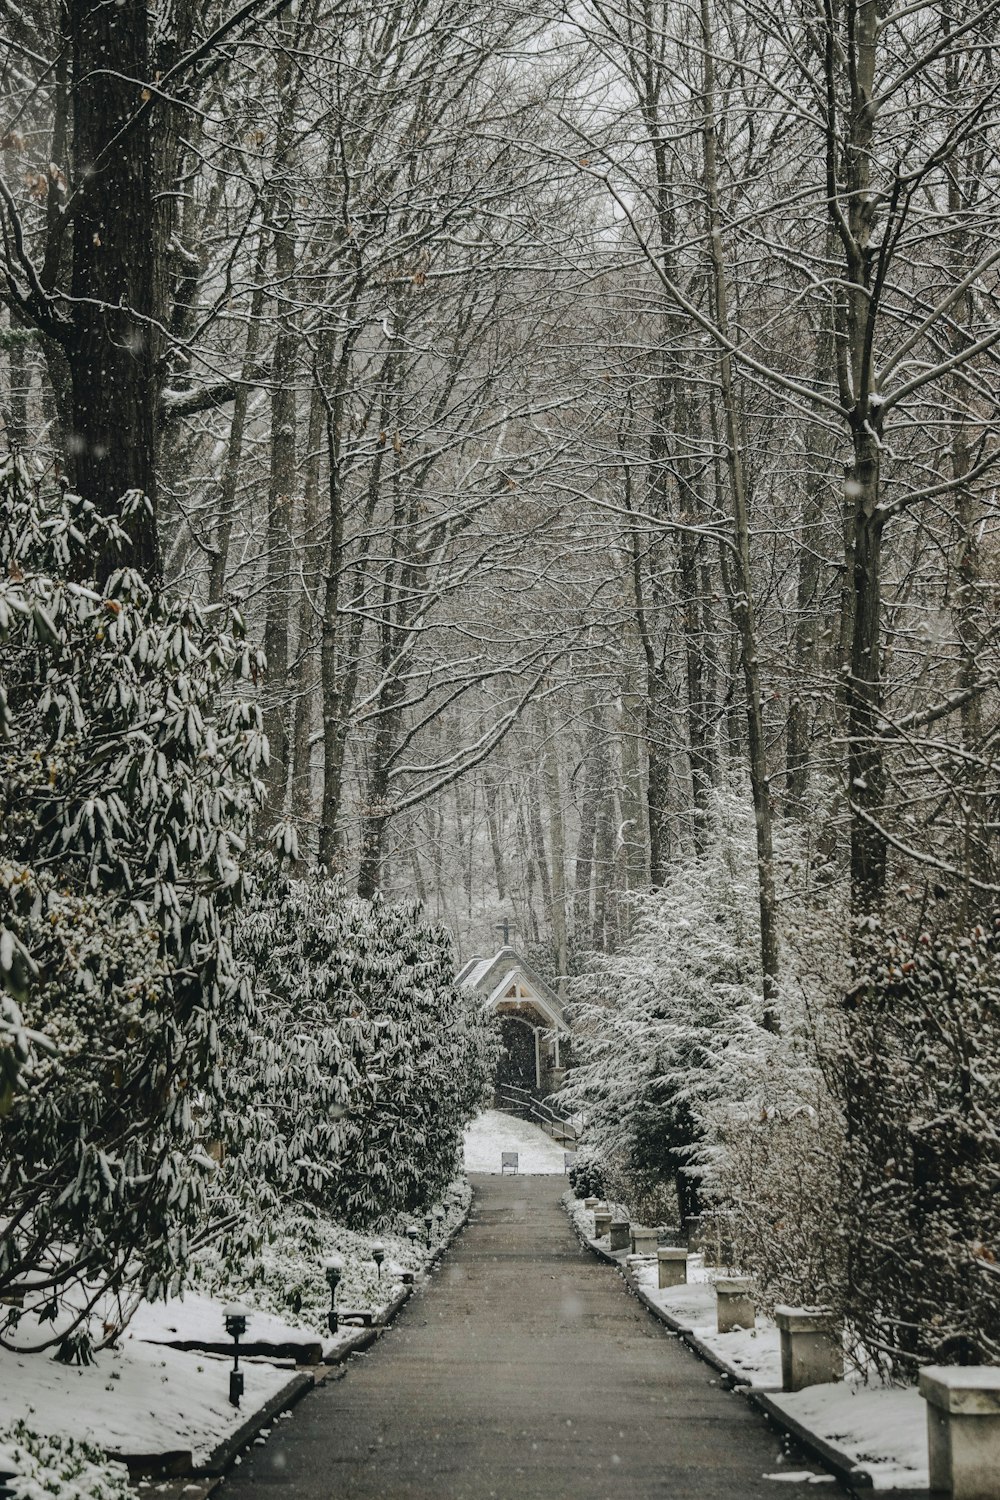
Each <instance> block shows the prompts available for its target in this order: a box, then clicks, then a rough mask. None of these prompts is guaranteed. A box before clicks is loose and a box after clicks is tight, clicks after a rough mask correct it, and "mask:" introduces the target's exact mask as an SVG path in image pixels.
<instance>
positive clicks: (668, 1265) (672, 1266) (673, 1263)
mask: <svg viewBox="0 0 1000 1500" xmlns="http://www.w3.org/2000/svg"><path fill="white" fill-rule="evenodd" d="M656 1270H657V1281H658V1282H659V1285H660V1289H661V1291H662V1289H663V1288H664V1287H665V1286H683V1285H684V1283H685V1282H686V1281H687V1279H688V1253H687V1251H686V1250H685V1249H684V1247H683V1246H682V1245H667V1246H666V1247H663V1246H661V1247H660V1249H659V1250H657V1252H656Z"/></svg>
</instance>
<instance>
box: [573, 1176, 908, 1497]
mask: <svg viewBox="0 0 1000 1500" xmlns="http://www.w3.org/2000/svg"><path fill="white" fill-rule="evenodd" d="M569 1198H570V1194H569V1193H567V1194H565V1195H564V1197H563V1199H562V1203H563V1207H564V1208H565V1209H566V1216H567V1218H568V1219H569V1221H570V1223H571V1224H572V1226H573V1228H574V1230H575V1231H576V1235H577V1238H578V1239H579V1241H580V1243H581V1244H582V1245H583V1246H584V1247H585V1248H586V1249H587V1250H589V1251H590V1252H591V1254H592V1255H595V1256H596V1257H597V1259H598V1260H600V1261H603V1262H604V1263H605V1265H610V1266H614V1268H615V1270H617V1271H618V1272H619V1274H620V1275H621V1278H622V1280H623V1281H624V1282H625V1285H626V1286H627V1287H628V1289H629V1291H630V1292H631V1293H632V1295H633V1296H634V1297H636V1298H637V1299H638V1300H639V1301H640V1302H641V1303H642V1305H643V1307H645V1308H646V1310H647V1312H650V1313H652V1315H653V1317H654V1318H656V1319H657V1321H658V1322H660V1323H663V1324H664V1326H665V1327H667V1328H669V1329H670V1331H671V1333H675V1334H676V1335H677V1337H678V1338H679V1339H680V1340H681V1342H682V1343H683V1344H686V1345H687V1347H688V1348H689V1349H690V1350H691V1352H692V1353H693V1354H696V1355H697V1356H698V1358H699V1359H701V1360H703V1361H704V1362H705V1364H707V1365H709V1366H710V1367H711V1368H712V1369H713V1370H715V1371H716V1372H717V1373H718V1374H719V1375H721V1376H722V1378H723V1379H724V1380H725V1381H726V1383H727V1384H728V1385H729V1386H730V1387H731V1389H732V1390H734V1391H735V1392H736V1393H737V1394H738V1395H740V1396H745V1397H746V1399H747V1401H749V1403H750V1405H751V1406H753V1407H754V1408H755V1409H756V1410H757V1411H759V1412H760V1413H761V1415H762V1416H764V1417H765V1418H766V1419H767V1421H768V1422H769V1423H770V1425H771V1426H772V1427H776V1428H777V1429H778V1430H779V1431H780V1432H784V1433H785V1434H787V1436H788V1437H790V1438H792V1440H793V1441H794V1442H795V1443H796V1444H797V1445H798V1446H799V1447H800V1448H801V1449H802V1450H803V1452H804V1453H807V1454H808V1455H809V1457H810V1458H813V1459H815V1460H816V1462H817V1463H819V1464H822V1466H823V1468H825V1469H827V1470H828V1471H829V1472H830V1473H831V1474H833V1475H834V1477H835V1478H836V1479H838V1480H839V1481H840V1483H841V1484H842V1485H843V1486H844V1488H845V1489H846V1490H847V1491H848V1493H849V1494H852V1495H853V1494H855V1492H857V1491H863V1493H864V1494H865V1495H870V1494H873V1493H874V1481H873V1480H872V1476H871V1474H870V1473H869V1471H868V1470H867V1469H866V1468H865V1467H864V1466H863V1465H861V1464H857V1463H855V1461H854V1460H853V1459H852V1458H851V1457H850V1455H849V1454H847V1453H845V1452H844V1450H843V1449H842V1448H838V1447H837V1446H836V1444H834V1443H830V1442H827V1440H826V1439H825V1438H822V1437H820V1436H819V1434H818V1433H815V1432H813V1431H812V1430H811V1429H810V1428H808V1427H806V1426H804V1425H803V1424H802V1423H801V1422H799V1421H797V1420H796V1419H795V1418H794V1417H791V1416H789V1415H788V1413H787V1412H786V1411H784V1410H783V1409H782V1408H781V1407H780V1406H779V1405H778V1403H777V1402H776V1401H773V1400H772V1399H771V1393H769V1392H768V1391H767V1390H765V1389H760V1388H759V1387H757V1386H753V1385H751V1384H750V1383H749V1382H748V1381H747V1379H746V1376H745V1375H743V1374H742V1373H741V1372H740V1371H739V1370H737V1369H736V1368H735V1367H734V1366H733V1365H730V1364H729V1363H728V1362H727V1361H726V1360H724V1359H723V1358H722V1357H721V1355H719V1354H718V1353H717V1352H716V1351H715V1350H714V1349H710V1348H709V1347H708V1345H707V1344H704V1343H703V1342H702V1341H701V1339H699V1338H698V1337H697V1336H696V1335H695V1332H694V1330H693V1328H692V1327H691V1326H690V1324H689V1323H687V1322H684V1321H682V1320H681V1319H680V1318H675V1317H674V1316H673V1315H672V1314H671V1313H669V1312H667V1310H666V1308H663V1307H661V1306H660V1305H659V1303H657V1302H655V1301H654V1300H653V1298H652V1297H650V1295H649V1293H648V1292H647V1291H645V1290H644V1289H643V1288H642V1287H641V1286H640V1285H639V1283H638V1282H637V1281H636V1279H635V1277H634V1276H633V1275H632V1273H631V1271H630V1270H629V1268H628V1266H627V1265H625V1263H624V1253H622V1255H621V1256H617V1255H612V1254H610V1253H609V1252H608V1251H607V1250H605V1249H604V1247H603V1246H602V1245H599V1244H597V1243H596V1241H594V1240H591V1239H588V1238H587V1236H586V1235H585V1234H584V1232H583V1230H582V1229H581V1228H580V1226H579V1224H577V1222H576V1220H575V1219H574V1217H573V1214H572V1213H571V1211H570V1207H569V1201H568V1200H569ZM880 1493H882V1494H885V1495H890V1496H891V1497H892V1500H934V1497H933V1496H932V1495H931V1492H930V1491H929V1490H883V1491H881V1492H880Z"/></svg>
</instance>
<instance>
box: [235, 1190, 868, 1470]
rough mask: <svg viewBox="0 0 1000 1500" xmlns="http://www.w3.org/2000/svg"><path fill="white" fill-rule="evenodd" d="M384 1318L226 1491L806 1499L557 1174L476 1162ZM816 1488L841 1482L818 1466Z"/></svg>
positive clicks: (776, 1448)
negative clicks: (571, 1214) (418, 1273)
mask: <svg viewBox="0 0 1000 1500" xmlns="http://www.w3.org/2000/svg"><path fill="white" fill-rule="evenodd" d="M472 1182H473V1184H474V1186H475V1189H476V1203H475V1206H474V1209H473V1213H472V1218H471V1219H470V1222H469V1226H468V1228H467V1229H466V1230H465V1232H464V1233H463V1234H462V1235H461V1236H460V1237H459V1239H458V1240H457V1241H456V1243H455V1246H454V1247H453V1249H452V1250H451V1251H450V1253H449V1254H448V1256H447V1257H446V1258H445V1260H444V1261H443V1262H442V1264H441V1267H440V1269H439V1270H438V1272H437V1274H436V1276H435V1277H434V1279H433V1280H431V1281H430V1282H429V1283H427V1285H426V1286H425V1287H424V1288H422V1289H421V1290H420V1291H419V1292H418V1293H417V1295H415V1296H414V1297H413V1298H412V1299H411V1301H410V1303H409V1305H408V1307H407V1308H406V1309H405V1310H404V1312H403V1313H402V1315H401V1317H400V1319H399V1322H398V1324H397V1325H396V1328H395V1330H394V1331H393V1332H392V1333H391V1334H390V1335H389V1336H388V1337H387V1338H386V1339H383V1340H380V1342H379V1343H378V1345H376V1346H375V1348H374V1349H373V1350H372V1351H371V1352H370V1353H369V1354H366V1355H364V1356H363V1357H361V1358H359V1359H356V1360H354V1361H352V1364H351V1366H350V1368H349V1370H348V1373H347V1376H346V1378H345V1379H343V1380H339V1381H335V1382H332V1383H330V1384H328V1385H326V1386H323V1387H321V1388H320V1389H319V1390H318V1391H317V1392H316V1393H315V1394H314V1395H311V1396H309V1397H307V1398H306V1400H305V1401H304V1402H303V1403H302V1405H301V1406H299V1407H298V1409H297V1410H296V1412H295V1413H294V1415H293V1416H292V1417H291V1418H290V1419H289V1420H288V1421H287V1422H283V1423H281V1424H280V1429H279V1430H278V1431H276V1432H275V1433H274V1434H273V1435H272V1437H271V1438H270V1439H269V1441H268V1442H267V1444H266V1445H265V1446H263V1447H258V1448H255V1449H254V1450H253V1451H252V1453H251V1455H250V1456H249V1457H248V1458H246V1459H245V1460H244V1462H243V1465H242V1467H241V1468H239V1469H238V1470H236V1471H235V1472H234V1473H233V1474H231V1475H230V1477H229V1478H228V1479H227V1480H226V1483H225V1487H224V1494H225V1495H226V1497H227V1500H242V1497H247V1500H251V1497H260V1496H262V1495H265V1494H268V1493H271V1494H273V1493H275V1492H276V1491H279V1490H284V1491H286V1492H287V1493H288V1494H289V1496H294V1497H295V1500H612V1497H614V1500H620V1497H626V1496H627V1497H628V1500H652V1497H654V1496H655V1497H656V1500H763V1497H765V1496H766V1497H769V1500H805V1497H806V1496H807V1495H809V1496H811V1497H815V1495H816V1489H815V1487H814V1486H813V1485H810V1484H809V1483H808V1482H807V1481H806V1480H801V1481H799V1480H792V1481H788V1480H785V1481H784V1482H781V1483H776V1482H775V1479H774V1478H766V1477H765V1476H766V1475H775V1476H777V1475H780V1474H781V1473H782V1471H784V1472H785V1473H787V1472H789V1465H788V1464H787V1463H786V1462H784V1461H783V1459H782V1455H781V1449H780V1441H779V1439H778V1438H777V1437H776V1436H775V1435H774V1434H773V1433H772V1432H771V1431H770V1430H769V1429H768V1428H767V1427H766V1426H765V1424H764V1423H763V1421H762V1419H761V1418H760V1417H759V1416H757V1415H756V1414H755V1413H754V1412H753V1411H752V1410H751V1409H750V1407H749V1406H748V1405H747V1403H746V1402H745V1401H743V1400H742V1399H741V1398H740V1397H739V1396H735V1395H731V1394H729V1393H727V1392H725V1391H722V1390H720V1389H719V1387H718V1386H717V1385H715V1384H713V1376H712V1372H711V1371H710V1370H708V1369H707V1368H706V1367H705V1366H704V1365H703V1364H702V1363H701V1362H700V1361H699V1360H698V1359H696V1358H695V1356H694V1355H693V1354H691V1353H690V1352H689V1351H688V1350H686V1349H685V1348H683V1347H682V1346H681V1345H680V1344H679V1342H678V1341H677V1339H676V1338H674V1337H673V1336H671V1335H670V1334H669V1333H667V1332H666V1331H665V1330H664V1329H663V1328H662V1327H661V1326H660V1325H659V1324H658V1323H656V1322H655V1321H654V1319H653V1318H651V1317H650V1316H649V1314H648V1313H646V1312H645V1311H644V1310H643V1309H642V1308H641V1307H640V1306H639V1305H638V1304H637V1303H636V1301H635V1300H634V1299H633V1298H631V1297H629V1295H628V1293H627V1291H626V1289H625V1286H624V1283H623V1282H622V1280H621V1278H620V1277H618V1276H614V1275H612V1274H610V1273H609V1271H608V1269H607V1267H605V1266H602V1265H601V1264H600V1263H599V1262H598V1261H597V1260H596V1259H595V1258H594V1257H593V1256H591V1255H590V1254H588V1253H587V1252H586V1251H585V1250H583V1248H582V1247H581V1245H580V1244H579V1241H578V1240H577V1238H576V1236H575V1234H574V1233H573V1230H572V1227H571V1225H570V1223H569V1220H568V1218H567V1217H566V1214H565V1212H564V1211H563V1209H562V1206H561V1204H560V1201H559V1200H560V1196H561V1194H562V1193H563V1191H564V1190H565V1181H564V1179H561V1178H558V1177H509V1176H508V1177H480V1176H474V1177H473V1178H472ZM823 1493H825V1494H827V1495H836V1494H842V1493H843V1491H841V1490H840V1489H839V1487H838V1486H836V1485H835V1484H834V1483H832V1482H831V1483H828V1484H825V1485H824V1487H823Z"/></svg>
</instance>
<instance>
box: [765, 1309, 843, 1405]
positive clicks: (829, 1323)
mask: <svg viewBox="0 0 1000 1500" xmlns="http://www.w3.org/2000/svg"><path fill="white" fill-rule="evenodd" d="M774 1321H775V1322H776V1323H777V1325H778V1331H779V1333H780V1335H781V1389H782V1390H783V1391H801V1390H804V1389H805V1387H806V1386H807V1385H827V1384H829V1382H830V1381H832V1380H843V1378H844V1350H843V1345H842V1342H841V1335H840V1330H839V1329H838V1328H837V1326H836V1324H835V1323H834V1320H833V1314H832V1313H831V1311H830V1309H829V1308H828V1307H776V1308H775V1309H774Z"/></svg>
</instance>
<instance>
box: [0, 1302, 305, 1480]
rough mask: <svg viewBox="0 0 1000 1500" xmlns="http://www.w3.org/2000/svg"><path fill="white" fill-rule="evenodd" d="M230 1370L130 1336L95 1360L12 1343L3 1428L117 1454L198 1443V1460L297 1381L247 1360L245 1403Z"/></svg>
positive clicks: (1, 1404) (1, 1405) (1, 1374)
mask: <svg viewBox="0 0 1000 1500" xmlns="http://www.w3.org/2000/svg"><path fill="white" fill-rule="evenodd" d="M32 1321H33V1319H32V1318H31V1317H30V1315H29V1316H27V1317H25V1319H24V1320H23V1321H22V1324H21V1325H20V1327H19V1329H18V1332H19V1333H21V1332H23V1333H24V1334H27V1333H28V1332H29V1331H33V1330H29V1329H28V1328H27V1327H25V1325H26V1324H30V1323H31V1322H32ZM231 1368H232V1361H231V1360H228V1359H222V1358H213V1357H212V1356H211V1355H208V1354H181V1353H179V1352H178V1351H177V1350H175V1349H165V1348H163V1347H162V1346H157V1345H155V1344H147V1343H144V1342H142V1341H141V1340H140V1339H128V1338H126V1339H125V1340H123V1342H122V1346H121V1347H120V1348H118V1349H104V1350H102V1351H101V1353H99V1354H97V1355H96V1356H95V1363H94V1364H92V1365H63V1364H59V1363H57V1362H56V1361H55V1360H54V1359H52V1358H51V1356H50V1355H48V1354H19V1353H17V1352H16V1351H9V1350H4V1351H3V1353H2V1356H0V1427H8V1426H10V1425H11V1424H12V1423H14V1422H16V1421H18V1420H21V1421H23V1422H24V1423H25V1425H26V1426H27V1427H28V1428H29V1429H31V1430H32V1431H36V1432H38V1431H41V1432H50V1433H59V1434H60V1435H61V1436H63V1437H70V1438H76V1439H78V1440H80V1439H84V1440H86V1441H87V1442H90V1443H93V1444H94V1445H95V1446H97V1447H99V1448H102V1449H104V1450H105V1451H107V1452H108V1453H111V1454H136V1453H161V1452H166V1451H169V1450H172V1449H179V1448H190V1449H192V1450H193V1451H194V1455H195V1461H196V1462H199V1461H202V1460H204V1459H206V1458H207V1457H208V1455H209V1453H210V1452H211V1451H212V1449H214V1448H215V1447H216V1446H217V1445H218V1444H219V1443H220V1442H222V1441H224V1439H225V1438H227V1437H228V1436H229V1435H230V1433H232V1432H235V1431H236V1429H237V1427H239V1426H240V1425H241V1424H242V1423H243V1422H245V1421H246V1418H247V1415H248V1414H249V1413H250V1412H252V1411H254V1410H255V1409H257V1408H258V1407H260V1406H263V1405H264V1403H265V1402H266V1401H268V1400H270V1398H271V1397H272V1396H274V1395H276V1394H277V1392H278V1391H279V1390H280V1389H281V1387H282V1386H283V1385H285V1384H286V1383H287V1382H288V1379H289V1372H288V1371H287V1370H284V1369H278V1368H276V1367H275V1366H274V1365H270V1364H258V1363H249V1362H244V1361H242V1360H241V1361H240V1368H241V1369H242V1370H243V1371H244V1374H245V1380H246V1393H245V1395H244V1398H243V1408H242V1410H237V1408H236V1407H235V1406H230V1404H229V1371H230V1369H231Z"/></svg>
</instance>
